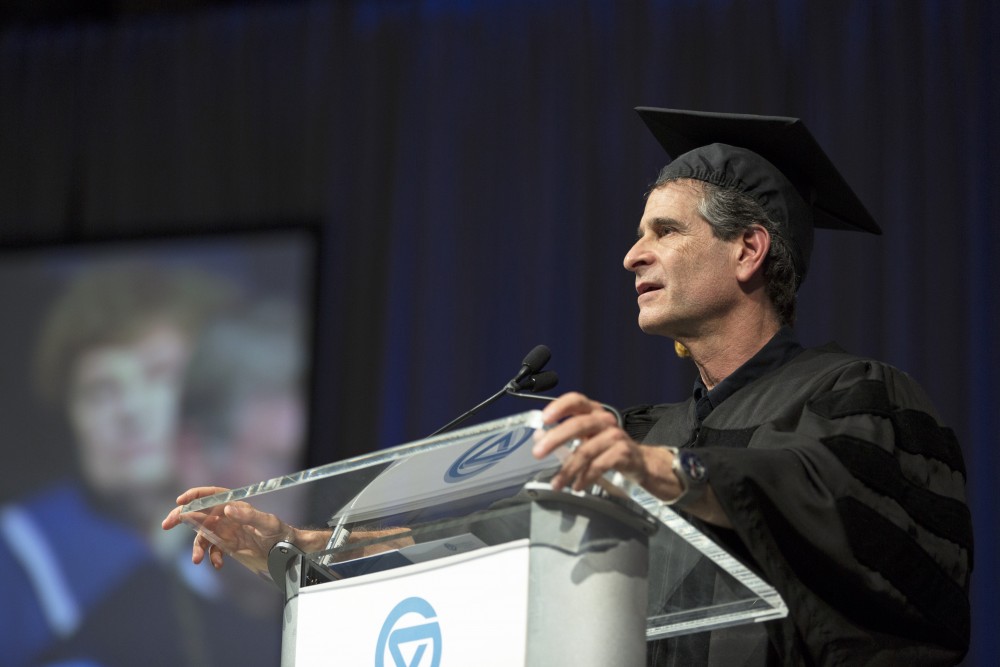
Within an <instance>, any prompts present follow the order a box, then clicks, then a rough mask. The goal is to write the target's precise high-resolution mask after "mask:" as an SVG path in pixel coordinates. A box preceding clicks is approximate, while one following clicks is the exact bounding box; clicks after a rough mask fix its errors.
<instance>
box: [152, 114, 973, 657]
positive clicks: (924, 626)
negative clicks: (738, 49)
mask: <svg viewBox="0 0 1000 667" xmlns="http://www.w3.org/2000/svg"><path fill="white" fill-rule="evenodd" d="M639 111H640V115H642V117H643V119H644V120H645V121H646V123H647V124H648V125H649V126H650V128H651V129H652V130H653V132H654V134H655V135H656V136H657V138H658V139H659V140H660V142H661V143H662V144H663V146H664V147H665V148H666V150H667V152H668V153H669V154H670V155H672V156H675V159H674V160H673V161H672V162H671V163H670V164H668V165H667V166H666V167H665V168H664V169H663V171H662V172H661V174H660V176H659V178H658V180H657V182H656V183H655V184H654V186H653V188H652V190H651V191H650V193H649V195H648V198H647V204H646V209H645V212H644V213H643V216H642V219H641V220H640V222H639V227H638V238H637V240H636V242H635V245H633V247H632V248H631V249H630V250H629V251H628V253H627V254H626V255H625V268H626V269H628V270H629V271H631V272H632V273H634V274H635V281H636V291H637V292H638V305H639V325H640V327H641V328H642V329H643V331H645V332H647V333H650V334H656V335H661V336H665V337H668V338H671V339H674V340H675V341H676V342H677V344H678V345H679V347H680V349H683V350H684V351H685V354H689V355H690V356H691V358H692V360H693V361H694V363H695V364H696V366H697V367H698V371H699V380H698V382H697V383H696V387H695V391H694V395H693V396H692V397H691V398H690V399H689V400H687V401H686V402H684V403H680V404H675V405H653V406H640V407H638V408H634V409H632V410H628V411H626V412H625V413H624V423H623V424H622V425H620V424H619V422H618V420H617V419H616V417H615V416H614V415H613V414H612V413H611V412H609V411H607V410H606V409H605V408H604V407H603V405H602V404H601V403H598V402H596V401H593V400H591V399H589V398H587V397H586V396H583V395H581V394H578V393H570V394H566V395H563V396H561V397H560V398H558V399H557V400H556V401H554V402H553V403H551V404H550V405H549V406H548V407H547V408H546V409H545V411H544V413H543V414H544V417H545V420H546V422H547V423H548V424H549V425H550V426H551V428H550V429H549V430H548V431H546V432H545V433H544V435H543V436H541V437H540V439H539V440H538V441H537V442H536V443H535V445H534V453H535V455H536V456H538V457H540V458H541V457H545V456H548V455H550V454H552V453H553V452H554V451H555V450H556V449H557V448H559V447H561V446H562V445H563V444H565V443H567V442H570V441H572V440H579V441H580V444H579V445H578V446H577V447H576V448H575V449H574V450H573V451H572V453H571V454H570V455H569V457H568V458H567V459H566V460H565V461H564V463H563V465H562V468H561V469H560V471H559V472H558V473H557V474H556V476H555V477H554V478H553V480H552V484H553V486H554V487H555V488H557V489H558V488H563V487H571V488H573V489H576V490H583V489H589V488H590V487H591V486H592V485H593V484H595V483H596V482H597V481H598V479H599V478H600V477H602V476H603V475H604V474H605V473H606V472H608V471H610V470H617V471H619V472H620V473H622V474H624V475H625V476H626V477H629V478H631V479H632V480H633V481H635V482H638V483H639V484H641V485H642V486H643V487H645V488H646V489H647V490H648V491H650V492H651V493H653V494H654V495H656V496H657V497H659V498H660V499H662V500H663V501H665V502H667V503H670V504H672V505H673V506H674V507H675V509H678V510H680V511H681V512H682V513H683V514H684V515H685V516H687V517H690V518H691V519H692V521H694V522H695V523H696V524H697V525H698V527H699V528H701V529H702V530H704V531H705V532H707V533H709V534H710V535H712V536H713V537H714V538H715V540H716V541H717V542H719V543H720V544H722V545H724V546H725V547H726V548H727V549H728V550H729V551H730V552H731V553H732V554H733V555H734V556H736V557H737V558H740V559H741V560H742V561H743V562H744V563H746V564H747V565H748V566H749V567H750V568H751V569H753V570H755V571H756V572H758V573H760V574H761V575H763V577H764V578H765V579H766V580H767V581H768V582H769V583H770V584H771V585H773V586H774V587H775V589H777V591H778V592H779V593H780V594H781V596H782V598H783V599H784V600H785V602H786V604H787V606H788V609H789V614H788V617H787V618H785V619H783V620H780V621H771V622H768V623H763V624H756V625H745V626H740V627H737V628H730V629H723V630H717V631H713V632H710V633H709V632H704V633H696V634H692V635H687V636H684V637H680V638H675V639H670V640H666V641H659V642H653V643H651V644H650V645H649V650H648V652H647V654H648V663H649V664H651V665H657V666H661V665H662V666H666V665H678V666H681V665H684V666H695V665H713V666H715V665H719V666H725V667H732V666H734V665H939V664H954V663H956V662H958V661H960V660H961V658H962V656H964V655H965V652H966V651H967V648H968V642H969V604H968V584H969V574H970V571H971V569H972V529H971V520H970V516H969V512H968V509H967V507H966V505H965V492H964V486H965V470H964V466H963V463H962V455H961V450H960V448H959V446H958V443H957V442H956V441H955V438H954V435H953V434H952V432H951V431H950V430H949V429H948V428H946V427H945V426H943V425H942V424H941V423H940V421H939V420H938V418H937V416H936V415H935V412H934V410H933V408H932V407H931V405H930V404H929V402H928V400H927V398H926V397H925V395H924V393H923V391H922V390H921V389H920V388H919V387H918V386H917V384H916V383H915V382H914V381H913V380H912V379H911V378H909V377H908V376H907V375H906V374H905V373H902V372H901V371H899V370H896V369H894V368H892V367H890V366H888V365H886V364H882V363H879V362H877V361H873V360H869V359H862V358H858V357H855V356H852V355H850V354H847V353H845V352H843V351H840V350H839V349H837V348H836V347H832V346H831V347H826V348H821V349H813V350H804V349H803V348H802V347H800V346H799V344H798V343H797V342H796V340H795V337H794V335H793V334H792V330H791V325H792V324H793V322H794V314H795V293H796V290H797V288H798V286H799V284H800V283H801V282H802V279H803V277H804V276H805V272H806V268H807V266H808V261H809V252H810V250H811V247H812V235H813V227H814V225H817V226H822V227H828V228H835V229H856V230H861V231H869V232H874V233H879V228H878V225H877V224H876V223H875V222H874V221H873V220H872V219H871V216H870V215H869V214H868V213H867V211H866V210H865V208H864V206H863V205H862V204H861V203H860V201H858V199H857V197H856V196H855V195H854V193H853V192H852V191H851V189H850V187H849V186H848V185H847V184H846V182H845V181H844V179H843V178H842V177H841V176H840V175H839V174H838V173H837V171H836V169H835V168H834V166H833V165H832V164H831V163H830V161H829V159H828V158H827V157H826V155H825V154H824V153H823V151H822V150H821V149H820V147H819V146H818V145H817V144H816V142H815V140H814V139H813V138H812V136H811V135H810V134H809V132H808V131H807V130H806V129H805V127H804V126H803V125H802V123H801V122H800V121H798V120H796V119H789V118H771V117H760V116H745V115H731V114H725V115H724V114H711V113H699V112H684V111H671V110H664V109H640V110H639ZM221 490H222V489H219V488H217V487H203V488H196V489H190V490H189V491H187V492H185V493H183V494H181V496H180V497H178V499H177V503H178V505H184V504H186V503H189V502H191V501H192V500H194V499H195V498H197V497H201V496H205V495H209V494H212V493H216V492H218V491H221ZM226 517H227V518H228V519H231V520H233V521H235V522H236V523H237V524H241V525H247V526H251V527H253V528H254V529H255V531H254V532H252V533H247V532H245V531H234V534H235V535H237V536H240V540H239V543H238V544H235V546H234V548H233V550H232V552H233V553H240V554H241V555H242V556H243V557H245V558H246V557H249V558H253V559H256V560H257V561H259V562H260V563H263V562H264V559H266V555H267V550H268V549H269V548H270V546H272V545H273V544H274V543H275V541H276V540H277V539H279V538H281V539H290V540H291V541H293V542H295V543H296V544H298V545H299V546H300V547H301V548H303V549H304V550H307V551H309V550H318V549H322V548H323V546H324V545H325V544H326V539H327V537H329V531H313V530H303V529H297V528H293V527H291V526H288V525H286V524H284V523H283V522H281V521H280V519H279V518H277V517H274V516H273V515H268V514H265V513H262V512H257V511H256V510H254V509H253V508H250V507H236V506H234V507H233V508H232V510H228V509H227V512H226ZM179 524H180V508H179V507H178V508H175V509H174V510H173V511H172V512H171V513H170V514H169V515H168V516H167V518H166V519H165V520H164V522H163V527H164V528H165V529H170V528H174V527H176V526H177V525H179ZM251 536H254V537H252V538H251ZM651 548H655V545H653V547H651ZM206 556H207V557H208V560H209V561H210V562H211V563H213V564H214V565H215V566H216V567H221V565H222V559H223V554H222V552H221V550H220V549H219V548H218V547H217V546H214V545H212V544H210V543H209V542H208V540H207V539H206V538H205V537H204V536H202V535H199V536H198V537H196V538H195V543H194V548H193V553H192V557H193V560H194V561H195V562H201V561H202V560H204V559H206ZM652 560H653V563H654V564H655V563H657V562H658V561H657V559H655V558H654V559H652ZM654 567H655V565H654ZM683 568H685V569H686V571H687V572H688V573H690V575H691V576H686V577H684V581H682V582H680V583H679V584H678V582H677V581H673V580H671V579H672V577H671V576H664V575H663V574H662V573H658V572H651V573H650V580H651V582H653V583H652V584H651V587H650V598H651V606H652V607H653V609H654V611H655V610H656V608H657V606H658V605H661V606H662V607H663V608H666V607H669V606H670V605H671V604H672V603H673V602H675V601H678V600H679V603H680V604H681V605H682V606H683V604H684V601H683V599H681V598H684V596H686V595H689V594H691V595H693V596H694V597H698V595H699V591H694V592H693V593H692V591H691V590H689V589H690V588H691V587H692V586H694V587H697V586H700V585H702V584H703V583H704V582H705V581H706V578H705V577H701V576H698V574H699V573H698V572H697V571H696V570H697V569H698V568H699V564H698V563H697V562H695V563H693V564H692V563H687V564H684V565H683ZM713 576H714V575H713ZM658 596H659V597H658Z"/></svg>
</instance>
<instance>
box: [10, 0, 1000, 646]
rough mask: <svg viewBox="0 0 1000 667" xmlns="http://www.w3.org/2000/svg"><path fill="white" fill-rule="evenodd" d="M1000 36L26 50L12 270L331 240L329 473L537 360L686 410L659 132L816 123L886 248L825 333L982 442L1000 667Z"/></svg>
mask: <svg viewBox="0 0 1000 667" xmlns="http://www.w3.org/2000/svg"><path fill="white" fill-rule="evenodd" d="M997 34H1000V20H998V10H997V8H996V5H995V4H994V3H983V2H975V1H971V0H970V1H969V2H956V1H945V0H940V1H937V2H934V1H925V2H904V1H899V2H885V1H872V0H853V1H844V2H797V1H788V0H772V1H760V2H737V1H725V0H716V1H712V2H707V1H706V2H696V1H694V0H686V1H682V0H677V1H675V2H618V3H612V2H606V1H605V0H592V1H590V2H585V1H576V2H568V1H559V0H553V1H551V2H546V3H537V2H528V1H521V0H508V1H506V2H500V1H495V2H490V1H482V2H472V1H465V2H460V1H458V0H453V1H448V0H438V1H431V0H425V1H422V2H421V1H416V0H393V1H388V0H387V1H384V2H375V1H371V2H333V1H329V2H307V3H295V4H287V3H285V4H280V5H268V4H264V5H259V4H257V3H255V6H253V7H240V6H228V7H224V8H219V9H210V10H202V11H198V12H189V13H173V14H153V15H146V16H142V17H133V18H129V19H127V20H125V19H122V20H117V21H108V22H94V23H84V24H75V25H56V26H30V27H17V26H11V27H8V28H7V29H6V30H5V31H4V32H3V34H2V35H0V241H2V242H3V243H5V244H8V245H17V244H20V243H24V242H28V241H31V242H37V241H45V240H53V241H64V240H71V239H88V238H94V237H102V236H108V235H116V234H128V235H135V234H136V233H151V234H152V233H161V232H165V231H170V232H177V231H197V230H213V231H218V230H220V229H224V228H226V227H227V226H229V225H232V226H239V227H241V228H245V227H247V226H254V225H260V226H270V225H273V224H274V222H275V221H301V220H313V219H315V220H319V221H321V222H320V224H319V232H320V236H321V241H320V242H321V244H322V248H321V252H320V257H321V261H320V265H321V266H320V281H321V284H320V300H321V303H320V307H319V309H318V311H317V313H316V316H317V319H318V329H317V336H316V340H317V344H318V346H317V350H316V354H317V359H318V361H317V365H316V368H315V369H314V371H315V378H316V379H315V389H316V394H315V397H316V401H317V406H318V409H317V410H316V411H315V412H314V413H313V421H312V436H313V439H312V446H311V452H310V462H311V463H315V464H318V463H321V462H326V461H329V460H332V459H338V458H343V457H346V456H349V455H353V454H357V453H360V452H363V451H368V450H371V449H373V448H376V447H380V446H386V445H391V444H396V443H399V442H402V441H405V440H409V439H415V438H418V437H420V436H422V435H424V434H426V433H428V432H429V431H431V430H433V429H434V428H435V427H437V426H439V425H440V424H442V423H444V422H446V421H447V420H448V419H449V418H451V417H452V416H454V415H455V414H457V413H458V412H460V411H462V410H463V409H465V408H467V407H471V406H472V405H473V404H475V403H477V402H478V401H479V400H480V399H482V398H484V397H485V396H487V395H489V394H491V393H492V392H493V391H495V390H496V389H497V388H498V387H499V386H501V385H502V383H503V382H505V381H506V380H507V379H508V377H509V376H510V375H512V374H513V373H514V372H515V371H516V370H517V367H518V366H519V364H520V360H521V358H522V357H523V355H524V354H525V352H527V351H528V350H529V349H530V348H531V347H532V346H533V345H535V344H537V343H546V344H547V345H549V346H550V347H551V348H552V350H553V360H552V367H553V368H554V369H556V370H558V371H559V372H560V375H561V378H562V381H561V384H560V389H578V390H582V391H584V392H587V393H588V394H590V395H592V396H594V397H596V398H599V399H601V400H603V401H606V402H610V403H614V404H616V405H619V406H626V405H629V404H632V403H636V402H646V401H666V400H675V399H681V398H683V397H684V395H685V394H686V392H687V391H689V389H690V383H691V380H692V377H693V370H692V368H691V367H690V366H689V365H688V364H687V363H685V362H683V361H681V360H678V359H676V358H674V357H673V354H672V348H671V344H670V342H669V341H664V340H656V339H649V338H647V337H644V336H643V335H642V334H641V333H640V332H639V331H638V329H637V328H636V326H635V316H636V308H635V303H634V292H633V288H632V277H631V275H630V274H628V273H627V272H625V271H624V270H623V269H622V267H621V259H622V256H623V254H624V252H625V250H626V249H627V248H628V246H629V244H630V242H631V240H632V238H633V236H634V230H635V227H636V223H637V221H638V218H639V214H640V212H641V210H642V206H643V192H644V191H645V189H646V187H647V185H648V183H649V182H650V181H651V180H652V179H653V178H654V176H655V174H656V171H657V169H658V168H659V167H660V166H662V164H663V163H664V161H665V157H664V155H663V153H662V152H661V151H660V149H659V148H658V147H657V145H656V142H655V141H654V140H653V139H652V138H651V136H650V135H649V134H648V133H647V131H646V130H645V129H644V127H643V126H642V124H641V122H640V121H639V119H638V118H637V116H636V115H635V113H634V112H633V111H632V107H634V106H636V105H653V106H665V107H674V108H690V109H703V110H714V111H740V112H756V113H766V114H776V115H793V116H799V117H802V118H803V119H805V121H806V122H807V124H808V125H809V127H811V129H812V130H813V132H814V133H815V135H816V136H817V137H818V139H819V141H820V143H821V144H823V145H824V146H825V147H826V148H827V149H828V151H829V153H830V155H831V156H832V158H833V160H834V162H835V163H836V164H837V165H839V166H840V168H841V169H842V171H843V172H844V173H845V174H846V175H847V178H848V180H849V181H850V182H851V183H852V185H853V186H854V187H855V189H856V190H857V192H858V193H859V195H860V196H861V199H862V200H863V201H864V202H865V203H866V204H867V206H868V208H869V209H870V211H871V212H872V213H873V215H874V216H875V218H876V219H877V220H878V221H879V222H880V223H881V224H882V227H883V229H884V231H885V234H884V236H882V237H863V236H859V235H851V234H842V233H839V234H838V233H834V232H819V233H818V234H817V243H816V251H815V256H814V260H813V266H812V269H811V271H810V275H809V277H808V278H807V280H806V283H805V286H804V287H803V289H802V291H801V304H800V319H799V326H798V329H799V333H800V336H801V338H802V340H803V341H804V342H805V343H808V344H815V343H821V342H825V341H827V340H829V339H835V340H837V341H839V342H840V343H841V344H843V345H844V346H845V347H846V348H848V349H850V350H852V351H855V352H859V353H862V354H870V355H874V356H876V357H879V358H882V359H885V360H887V361H889V362H892V363H894V364H896V365H898V366H899V367H901V368H903V369H904V370H907V371H908V372H910V373H911V374H912V375H914V376H915V377H916V378H917V379H918V380H919V381H920V382H922V383H923V385H924V386H925V387H926V388H927V390H928V392H929V393H930V395H931V396H932V398H933V399H934V401H935V403H936V404H937V405H938V406H939V408H940V411H941V413H942V415H943V418H944V419H945V420H946V421H947V422H948V423H950V424H952V425H953V426H954V428H955V430H956V431H957V433H958V435H959V437H960V439H961V441H962V443H963V447H964V451H965V456H966V462H967V467H968V471H969V472H968V475H969V488H970V500H971V503H972V508H973V516H974V521H975V526H976V540H977V553H976V569H975V573H974V578H973V586H974V604H975V608H974V617H973V618H974V623H975V626H974V627H975V630H974V633H975V634H974V642H975V644H974V648H973V651H972V653H971V654H970V658H969V660H968V663H969V664H986V662H987V660H989V659H990V657H991V656H995V655H997V654H998V653H1000V643H998V638H997V635H996V633H995V632H994V631H993V628H992V623H993V622H994V621H993V619H995V618H996V617H997V615H998V614H1000V608H998V603H997V602H996V600H997V599H1000V585H998V579H997V575H996V573H995V570H996V568H997V566H998V565H1000V559H998V545H997V539H996V536H995V526H996V524H997V520H998V516H997V508H998V507H1000V498H998V492H997V484H996V483H995V478H996V476H997V474H998V473H1000V460H998V453H997V446H996V439H997V437H996V433H997V429H998V426H1000V419H998V416H1000V415H998V409H997V407H996V405H997V401H998V399H1000V387H998V380H997V377H996V372H997V371H998V370H1000V367H998V363H997V362H998V353H997V349H996V345H995V341H996V340H997V338H998V336H1000V325H998V311H1000V305H998V300H997V298H996V297H995V291H996V289H997V288H998V287H1000V281H998V269H997V265H996V257H998V256H1000V239H998V236H1000V233H998V231H997V214H998V210H997V197H996V194H995V193H996V192H998V191H1000V176H998V174H1000V171H998V169H997V168H996V149H997V147H998V137H997V133H998V130H997V123H996V118H998V117H1000V100H998V96H1000V92H998V88H997V86H996V85H995V80H994V79H995V75H996V72H997V71H998V66H1000V54H998V49H1000V46H998V40H996V38H995V36H996V35H997ZM7 317H17V314H16V313H8V314H7ZM529 407H533V406H531V405H521V404H516V403H513V402H511V400H510V399H508V400H507V401H505V402H503V403H502V404H501V405H499V406H497V407H496V408H495V409H494V410H493V411H492V412H491V413H489V414H491V415H496V414H501V413H505V412H506V413H509V412H514V411H519V410H521V409H526V408H529ZM7 446H15V445H7ZM248 481H250V480H248Z"/></svg>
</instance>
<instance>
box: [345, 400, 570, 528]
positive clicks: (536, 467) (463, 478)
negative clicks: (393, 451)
mask: <svg viewBox="0 0 1000 667" xmlns="http://www.w3.org/2000/svg"><path fill="white" fill-rule="evenodd" d="M520 421H521V423H520V424H515V425H513V426H512V427H511V428H508V429H506V430H504V431H502V432H500V433H496V432H487V433H485V434H483V433H474V434H471V435H469V436H466V437H463V438H460V439H458V440H456V441H455V442H453V443H450V444H449V445H448V446H447V447H442V448H437V449H431V450H428V451H423V452H420V453H417V454H414V455H412V456H409V457H407V458H404V459H399V460H397V461H395V462H393V463H392V464H391V465H390V466H389V467H388V468H386V469H385V470H384V471H383V472H382V473H381V474H380V475H379V476H378V477H376V478H375V479H374V480H373V481H372V482H371V483H370V484H369V485H368V486H366V487H365V488H364V490H362V491H361V493H359V494H358V495H356V496H355V497H354V498H353V499H352V500H351V501H350V502H349V503H347V504H346V505H345V506H344V507H343V508H342V509H341V510H340V511H338V512H337V513H336V514H335V515H334V516H333V517H332V518H331V523H332V522H333V521H334V520H336V519H337V518H339V517H340V516H341V515H342V514H345V513H349V515H350V520H351V521H352V522H357V521H368V520H371V519H377V518H382V517H384V516H386V515H390V514H398V513H401V512H410V511H414V510H420V509H425V508H428V507H432V506H442V505H446V504H447V503H449V502H451V501H453V500H458V499H463V498H467V497H470V496H473V495H482V494H486V493H490V492H492V491H498V490H500V489H505V488H508V487H511V486H514V485H522V484H524V482H525V481H527V480H529V479H531V478H532V477H533V476H534V475H537V474H539V473H542V472H545V471H555V470H556V469H558V468H559V465H560V463H559V461H558V460H557V459H556V458H555V457H554V456H548V457H546V458H544V459H542V460H538V459H536V458H535V457H534V456H533V455H532V453H531V448H532V445H533V443H534V440H533V437H532V436H533V435H534V433H535V432H536V431H537V430H539V429H540V428H542V417H541V412H539V411H532V412H528V413H524V415H521V419H520Z"/></svg>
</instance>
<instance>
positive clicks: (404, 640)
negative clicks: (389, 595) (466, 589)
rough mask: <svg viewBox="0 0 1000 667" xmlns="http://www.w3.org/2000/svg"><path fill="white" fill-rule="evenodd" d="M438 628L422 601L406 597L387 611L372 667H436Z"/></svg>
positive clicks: (438, 643)
mask: <svg viewBox="0 0 1000 667" xmlns="http://www.w3.org/2000/svg"><path fill="white" fill-rule="evenodd" d="M440 664H441V626H440V625H438V622H437V612H436V611H434V607H432V606H431V605H430V603H428V602H427V600H424V599H423V598H417V597H413V598H406V599H405V600H403V601H402V602H400V603H399V604H397V605H396V606H395V607H393V609H392V611H390V612H389V615H388V616H387V617H386V619H385V622H384V623H383V624H382V631H381V632H379V634H378V645H377V646H376V647H375V667H438V666H439V665H440Z"/></svg>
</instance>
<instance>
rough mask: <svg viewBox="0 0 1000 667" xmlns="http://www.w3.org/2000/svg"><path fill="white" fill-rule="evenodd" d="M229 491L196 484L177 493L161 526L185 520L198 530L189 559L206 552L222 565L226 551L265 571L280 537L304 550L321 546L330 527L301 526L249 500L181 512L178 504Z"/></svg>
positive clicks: (199, 557)
mask: <svg viewBox="0 0 1000 667" xmlns="http://www.w3.org/2000/svg"><path fill="white" fill-rule="evenodd" d="M224 491H228V489H225V488H223V487H220V486H199V487H195V488H193V489H188V490H187V491H185V492H184V493H182V494H181V495H179V496H177V507H175V508H174V509H173V510H171V511H170V513H169V514H167V516H166V518H164V519H163V524H162V525H163V529H164V530H170V529H172V528H175V527H177V526H178V525H180V524H181V523H188V524H190V525H192V527H194V528H195V530H197V531H198V533H197V535H195V538H194V545H193V546H192V548H191V561H192V562H193V563H195V564H198V563H201V562H202V561H203V560H204V559H205V555H206V554H207V555H208V558H209V561H210V562H211V563H212V565H213V566H214V567H215V568H216V569H219V568H221V567H222V563H223V554H224V553H225V554H229V555H230V556H232V557H233V558H235V559H236V560H238V561H239V562H241V563H242V564H243V565H245V566H246V567H248V568H250V569H251V570H253V571H255V572H262V573H266V572H267V556H268V553H270V551H271V548H272V547H273V546H274V545H275V544H277V543H278V542H280V541H287V542H292V543H293V544H295V545H296V546H299V548H301V549H304V550H319V549H322V548H323V547H324V546H325V544H326V540H327V539H328V538H329V535H330V531H328V530H325V531H321V530H300V529H298V528H294V527H293V526H290V525H288V524H287V523H285V522H284V521H282V520H281V519H280V518H278V517H277V516H275V515H273V514H268V513H267V512H261V511H260V510H257V509H256V508H254V507H253V505H251V504H250V503H247V502H243V501H236V502H230V503H225V504H223V505H217V506H215V507H211V508H208V509H206V510H201V511H198V512H192V513H190V514H189V515H187V516H182V514H181V507H182V506H183V505H187V504H188V503H190V502H192V501H194V500H195V499H197V498H204V497H205V496H211V495H215V494H216V493H222V492H224Z"/></svg>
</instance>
